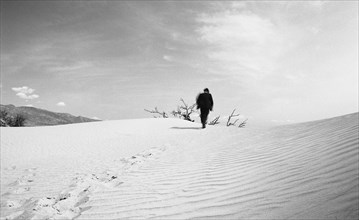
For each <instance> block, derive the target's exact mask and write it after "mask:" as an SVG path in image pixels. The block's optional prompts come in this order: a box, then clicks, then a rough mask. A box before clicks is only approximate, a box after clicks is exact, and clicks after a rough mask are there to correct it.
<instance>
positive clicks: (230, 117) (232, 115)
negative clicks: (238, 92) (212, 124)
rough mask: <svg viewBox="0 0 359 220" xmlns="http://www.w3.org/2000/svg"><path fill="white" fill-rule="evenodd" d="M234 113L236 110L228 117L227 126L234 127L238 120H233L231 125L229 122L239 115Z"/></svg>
mask: <svg viewBox="0 0 359 220" xmlns="http://www.w3.org/2000/svg"><path fill="white" fill-rule="evenodd" d="M235 111H236V109H234V110H233V112H232V114H231V115H230V116H229V117H228V121H227V126H231V125H233V126H234V125H235V124H236V123H237V121H238V119H237V120H235V121H234V122H233V123H232V122H231V119H232V118H233V117H237V116H239V115H240V114H234V112H235Z"/></svg>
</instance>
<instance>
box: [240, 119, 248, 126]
mask: <svg viewBox="0 0 359 220" xmlns="http://www.w3.org/2000/svg"><path fill="white" fill-rule="evenodd" d="M247 120H248V118H247V119H246V120H244V121H242V123H240V124H239V125H238V127H239V128H244V127H245V126H246V124H247Z"/></svg>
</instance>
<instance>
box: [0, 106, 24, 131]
mask: <svg viewBox="0 0 359 220" xmlns="http://www.w3.org/2000/svg"><path fill="white" fill-rule="evenodd" d="M0 119H1V120H0V121H1V127H8V126H9V127H23V126H25V121H26V117H25V116H23V115H21V114H16V115H15V116H10V115H9V113H8V112H7V111H6V110H1V111H0Z"/></svg>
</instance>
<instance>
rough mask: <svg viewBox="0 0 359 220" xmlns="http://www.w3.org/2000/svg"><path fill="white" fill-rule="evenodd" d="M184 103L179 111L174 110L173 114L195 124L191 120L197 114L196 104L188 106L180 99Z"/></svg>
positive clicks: (178, 108) (179, 107)
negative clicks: (193, 114) (192, 115)
mask: <svg viewBox="0 0 359 220" xmlns="http://www.w3.org/2000/svg"><path fill="white" fill-rule="evenodd" d="M180 100H181V102H182V103H183V104H182V105H181V106H178V107H177V111H175V110H173V111H172V112H171V113H172V115H173V116H175V117H179V118H183V119H184V120H186V121H191V122H194V120H192V119H191V114H192V113H193V112H196V109H195V107H196V104H192V105H188V104H187V103H186V102H185V101H184V100H183V99H182V98H181V99H180Z"/></svg>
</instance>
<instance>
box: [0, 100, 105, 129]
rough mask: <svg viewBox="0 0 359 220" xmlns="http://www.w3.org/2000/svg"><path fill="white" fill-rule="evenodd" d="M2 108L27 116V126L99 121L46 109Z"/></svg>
mask: <svg viewBox="0 0 359 220" xmlns="http://www.w3.org/2000/svg"><path fill="white" fill-rule="evenodd" d="M0 109H1V110H6V111H7V112H8V113H9V115H12V116H14V115H16V114H21V115H23V116H24V117H25V118H26V121H25V126H26V127H32V126H44V125H62V124H73V123H82V122H93V121H99V120H95V119H90V118H85V117H82V116H73V115H71V114H67V113H56V112H51V111H47V110H44V109H39V108H34V107H26V106H20V107H16V106H14V105H1V104H0Z"/></svg>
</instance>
